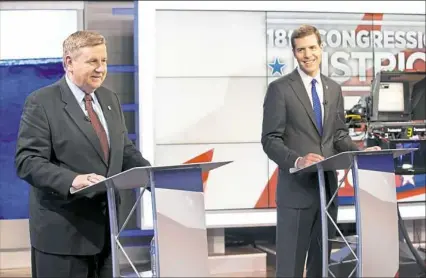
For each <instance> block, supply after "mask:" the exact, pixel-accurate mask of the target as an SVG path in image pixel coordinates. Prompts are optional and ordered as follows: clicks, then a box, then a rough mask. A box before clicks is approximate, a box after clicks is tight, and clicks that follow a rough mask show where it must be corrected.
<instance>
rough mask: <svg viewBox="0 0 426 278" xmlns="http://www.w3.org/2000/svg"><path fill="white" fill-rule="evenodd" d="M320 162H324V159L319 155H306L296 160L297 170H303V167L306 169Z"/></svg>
mask: <svg viewBox="0 0 426 278" xmlns="http://www.w3.org/2000/svg"><path fill="white" fill-rule="evenodd" d="M322 160H324V157H322V156H320V155H319V154H315V153H308V154H307V155H305V156H303V157H300V158H299V159H298V160H297V168H299V169H301V168H305V167H308V166H309V165H312V164H314V163H316V162H320V161H322Z"/></svg>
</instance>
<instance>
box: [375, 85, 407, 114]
mask: <svg viewBox="0 0 426 278" xmlns="http://www.w3.org/2000/svg"><path fill="white" fill-rule="evenodd" d="M378 105H379V107H378V111H379V112H404V84H403V83H402V82H401V83H400V82H397V83H396V82H395V83H394V82H390V83H382V84H380V90H379V103H378Z"/></svg>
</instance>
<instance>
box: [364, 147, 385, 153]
mask: <svg viewBox="0 0 426 278" xmlns="http://www.w3.org/2000/svg"><path fill="white" fill-rule="evenodd" d="M381 149H382V148H381V147H379V146H373V147H368V148H365V149H364V151H365V152H369V151H380V150H381Z"/></svg>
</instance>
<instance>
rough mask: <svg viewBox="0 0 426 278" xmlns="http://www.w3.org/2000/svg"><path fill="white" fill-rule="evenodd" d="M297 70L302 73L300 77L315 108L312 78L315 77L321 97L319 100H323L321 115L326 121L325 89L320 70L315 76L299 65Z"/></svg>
mask: <svg viewBox="0 0 426 278" xmlns="http://www.w3.org/2000/svg"><path fill="white" fill-rule="evenodd" d="M297 71H298V72H299V74H300V77H301V78H302V82H303V85H305V89H306V92H307V93H308V97H309V100H310V101H311V107H312V109H313V105H314V104H313V102H312V83H311V82H312V79H315V80H316V81H317V83H316V85H315V87H316V89H317V94H318V97H319V100H320V102H321V115H322V121H323V122H324V105H323V103H324V90H323V88H322V80H321V74H320V72H318V74H317V75H316V76H314V77H312V76H309V75H307V74H306V73H305V72H304V71H303V70H301V69H300V68H299V67H298V68H297Z"/></svg>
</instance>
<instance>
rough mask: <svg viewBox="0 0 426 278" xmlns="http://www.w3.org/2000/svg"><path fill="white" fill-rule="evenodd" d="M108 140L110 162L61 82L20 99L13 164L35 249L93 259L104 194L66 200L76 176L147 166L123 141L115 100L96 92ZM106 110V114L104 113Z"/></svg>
mask: <svg viewBox="0 0 426 278" xmlns="http://www.w3.org/2000/svg"><path fill="white" fill-rule="evenodd" d="M95 94H96V97H97V98H98V100H99V103H100V104H101V106H102V110H103V113H104V115H105V119H106V122H107V124H108V129H109V136H110V161H109V162H107V161H105V160H104V158H103V155H102V151H101V146H100V142H99V139H98V138H97V136H96V133H95V131H94V129H93V127H92V125H91V123H90V122H88V121H86V120H85V115H84V113H83V111H82V109H81V108H80V106H79V104H78V103H77V100H76V99H75V97H74V95H73V94H72V92H71V90H70V88H69V87H68V85H67V83H66V80H65V78H62V79H61V80H59V81H58V82H56V83H54V84H52V85H50V86H48V87H45V88H42V89H39V90H37V91H35V92H33V93H32V94H31V95H29V96H28V98H27V99H26V102H25V105H24V109H23V113H22V117H21V123H20V128H19V134H18V139H17V149H16V157H15V165H16V169H17V174H18V176H19V177H20V178H22V179H24V180H25V181H27V182H28V183H29V184H30V185H31V187H30V200H29V209H30V219H29V222H30V236H31V244H32V246H34V247H35V248H37V249H39V250H41V251H44V252H48V253H55V254H66V255H93V254H96V253H99V252H100V251H101V249H102V248H103V245H104V241H105V236H108V235H106V234H105V231H106V229H105V228H106V225H109V223H108V217H107V210H106V209H107V202H106V194H105V193H101V194H98V195H95V196H92V197H90V198H89V197H79V198H76V197H74V196H71V195H70V193H69V190H70V187H71V184H72V181H73V180H74V178H75V177H76V176H77V175H79V174H89V173H96V174H99V175H103V176H106V177H109V176H112V175H115V174H117V173H120V172H121V171H123V170H126V169H130V168H132V167H136V166H147V165H149V162H148V161H147V160H145V159H144V158H143V157H142V155H141V153H140V152H139V151H138V150H137V149H136V148H135V146H134V145H133V144H132V142H131V141H130V140H129V139H128V134H127V129H126V126H125V122H124V117H123V113H122V110H121V106H120V102H119V99H118V97H117V95H116V94H115V93H114V92H112V91H110V90H108V89H106V88H104V87H100V88H99V89H97V90H96V92H95ZM108 106H110V107H111V110H109V109H107V107H108Z"/></svg>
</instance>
